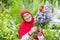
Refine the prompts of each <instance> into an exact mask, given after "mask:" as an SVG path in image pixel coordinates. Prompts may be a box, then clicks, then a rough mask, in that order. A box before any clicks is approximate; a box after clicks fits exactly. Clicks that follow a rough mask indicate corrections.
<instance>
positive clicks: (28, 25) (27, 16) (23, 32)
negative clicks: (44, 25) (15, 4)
mask: <svg viewBox="0 0 60 40" xmlns="http://www.w3.org/2000/svg"><path fill="white" fill-rule="evenodd" d="M21 17H22V19H23V22H22V23H21V24H20V26H19V30H18V34H19V38H20V39H21V40H28V39H29V37H30V36H31V35H32V33H34V32H37V27H33V26H34V18H33V16H32V14H31V13H30V11H29V10H27V9H24V10H22V11H21ZM40 34H41V36H39V35H36V36H35V38H34V40H41V37H43V32H42V31H41V32H40ZM42 39H44V37H43V38H42Z"/></svg>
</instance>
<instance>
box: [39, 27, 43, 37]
mask: <svg viewBox="0 0 60 40" xmlns="http://www.w3.org/2000/svg"><path fill="white" fill-rule="evenodd" d="M42 32H43V30H42V28H41V27H39V32H38V35H40V36H42V35H43V34H42Z"/></svg>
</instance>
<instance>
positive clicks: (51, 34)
mask: <svg viewBox="0 0 60 40" xmlns="http://www.w3.org/2000/svg"><path fill="white" fill-rule="evenodd" d="M58 1H59V3H60V0H58ZM0 2H1V3H0V9H1V8H2V9H1V10H0V11H1V12H0V40H19V37H18V28H19V25H20V23H21V22H22V19H21V16H20V11H21V10H22V9H24V8H26V9H29V10H30V11H31V13H32V15H33V16H35V15H36V13H37V11H38V8H39V7H40V6H41V5H44V4H45V2H46V0H0ZM49 2H50V3H52V2H53V1H52V0H49ZM54 3H55V2H54ZM54 6H55V5H54ZM59 8H60V5H59ZM48 26H49V27H48ZM52 27H53V25H52V24H51V23H50V25H45V29H44V33H45V40H60V31H58V30H59V29H60V26H59V25H57V24H56V29H55V30H56V31H51V29H52ZM53 30H54V29H53ZM56 34H57V35H58V36H55V35H56Z"/></svg>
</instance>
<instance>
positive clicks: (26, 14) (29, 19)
mask: <svg viewBox="0 0 60 40" xmlns="http://www.w3.org/2000/svg"><path fill="white" fill-rule="evenodd" d="M23 18H24V20H25V21H26V22H30V21H31V20H32V16H31V14H29V13H24V15H23Z"/></svg>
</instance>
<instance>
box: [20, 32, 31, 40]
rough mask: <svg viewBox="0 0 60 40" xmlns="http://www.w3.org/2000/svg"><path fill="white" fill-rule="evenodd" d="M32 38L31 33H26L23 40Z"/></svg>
mask: <svg viewBox="0 0 60 40" xmlns="http://www.w3.org/2000/svg"><path fill="white" fill-rule="evenodd" d="M29 37H30V33H26V34H25V35H24V36H22V38H21V40H28V39H29Z"/></svg>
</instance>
